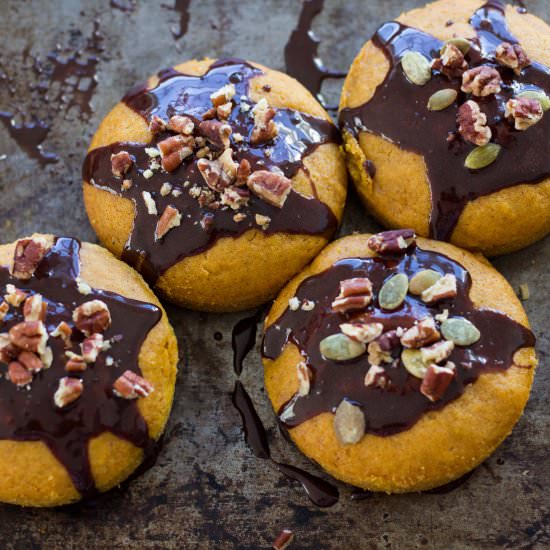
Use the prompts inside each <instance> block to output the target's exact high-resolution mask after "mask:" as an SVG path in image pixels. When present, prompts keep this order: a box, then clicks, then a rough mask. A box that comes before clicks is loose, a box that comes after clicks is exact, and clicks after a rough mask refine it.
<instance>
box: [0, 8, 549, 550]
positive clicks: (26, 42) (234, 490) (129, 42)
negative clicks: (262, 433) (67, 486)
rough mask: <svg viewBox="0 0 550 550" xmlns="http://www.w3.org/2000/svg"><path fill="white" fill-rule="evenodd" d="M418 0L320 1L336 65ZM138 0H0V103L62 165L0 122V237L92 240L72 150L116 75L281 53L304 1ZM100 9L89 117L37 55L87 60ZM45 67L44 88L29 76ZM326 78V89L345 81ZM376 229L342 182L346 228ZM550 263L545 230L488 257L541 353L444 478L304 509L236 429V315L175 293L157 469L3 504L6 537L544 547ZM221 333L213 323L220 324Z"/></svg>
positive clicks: (251, 382) (48, 542)
mask: <svg viewBox="0 0 550 550" xmlns="http://www.w3.org/2000/svg"><path fill="white" fill-rule="evenodd" d="M458 1H459V0H457V2H458ZM172 2H173V0H165V3H166V4H168V5H172ZM120 3H121V4H130V5H131V4H132V2H129V1H126V2H125V1H124V0H120ZM422 3H423V2H422V0H406V1H399V0H379V1H374V0H368V1H367V0H350V1H344V2H342V1H338V0H326V2H325V10H324V12H323V13H322V14H321V16H320V17H318V18H317V20H316V21H315V23H314V29H315V31H316V32H317V34H318V36H319V37H320V38H321V39H322V44H321V47H320V53H321V55H322V57H323V58H324V59H325V61H326V64H327V65H328V66H329V67H330V68H333V69H335V70H345V69H346V68H347V67H348V66H349V64H350V62H351V61H352V59H353V57H354V56H355V54H356V53H357V51H358V50H359V48H360V46H361V45H362V43H363V42H364V41H365V40H366V39H367V38H368V37H369V36H370V34H371V33H372V32H373V31H374V30H375V28H376V27H377V25H378V24H379V23H380V22H382V21H383V20H386V19H390V18H392V17H395V16H396V15H397V14H398V13H400V11H401V10H404V9H409V8H412V7H414V6H418V5H421V4H422ZM133 4H135V5H134V8H135V9H134V10H133V11H122V10H120V9H115V8H112V7H111V6H110V2H109V0H86V1H84V0H81V1H80V2H79V1H76V0H26V1H21V0H0V13H1V18H0V37H1V39H2V48H1V53H0V56H1V57H0V69H1V72H0V111H10V112H15V111H20V112H23V113H26V115H27V118H26V121H27V122H29V121H30V120H31V117H32V116H33V115H34V116H37V117H40V118H41V119H43V120H44V121H45V124H46V125H47V126H49V127H50V131H49V133H48V135H47V137H46V139H45V141H44V143H43V144H42V145H43V149H44V151H46V152H50V153H54V154H56V155H58V156H59V161H58V162H57V163H53V164H49V165H47V166H46V167H41V166H40V165H39V163H38V162H37V161H36V160H33V159H31V158H29V157H28V156H27V155H26V154H25V153H24V152H22V151H21V149H20V148H19V147H18V145H17V144H16V142H15V141H14V140H13V139H12V137H10V135H9V133H8V132H7V131H6V129H5V127H4V126H3V125H0V159H1V160H0V227H1V241H2V242H9V241H12V240H14V239H16V238H18V237H22V236H24V235H27V234H29V233H31V232H33V231H44V232H53V233H57V234H69V235H74V236H76V237H79V238H81V239H85V240H91V241H94V240H95V236H94V234H93V232H92V230H91V228H90V226H89V224H88V221H87V219H86V216H85V213H84V209H83V205H82V199H81V193H80V166H81V162H82V159H83V156H84V153H85V150H86V147H87V145H88V142H89V139H90V137H91V136H92V133H93V132H94V130H95V128H96V127H97V125H98V124H99V122H100V120H101V118H102V117H103V116H104V115H105V114H106V113H107V111H108V110H109V109H110V108H111V107H112V105H114V103H115V102H116V101H117V100H118V99H119V98H120V97H121V95H122V94H123V93H124V91H125V90H126V89H127V88H129V87H130V86H131V85H133V84H134V83H136V82H138V81H141V80H143V78H144V77H145V76H147V75H149V74H150V73H153V72H155V71H156V70H157V69H159V68H161V67H166V66H170V65H173V64H175V63H177V62H179V61H181V60H184V59H188V58H192V57H201V56H212V57H218V56H240V57H245V58H250V59H253V60H256V61H259V62H261V63H265V64H267V65H270V66H272V67H274V68H277V69H283V68H284V63H283V48H284V45H285V43H286V41H287V39H288V36H289V34H290V32H291V30H292V29H293V27H294V26H295V24H296V21H297V17H298V14H299V11H300V2H298V1H297V0H265V1H259V0H258V1H256V0H218V1H216V0H208V1H205V0H202V1H199V0H192V1H191V6H190V10H189V15H190V20H189V28H188V32H187V34H185V36H183V37H182V38H180V39H178V40H176V39H175V38H174V35H176V36H177V34H178V31H179V28H178V24H179V23H178V22H179V15H178V13H176V12H175V11H174V10H172V9H170V8H169V7H166V6H163V5H162V4H161V0H148V1H145V0H138V1H137V2H133ZM527 5H528V7H529V9H530V10H531V11H532V12H534V13H536V14H538V15H540V16H542V17H546V19H547V20H550V5H549V3H548V2H547V0H527ZM96 18H99V19H100V24H99V33H100V35H101V36H102V37H103V38H102V40H99V42H98V41H97V40H96V45H97V43H99V44H100V45H101V46H102V47H103V48H104V49H103V52H102V53H100V54H99V62H98V64H97V67H96V69H97V79H98V86H97V88H96V89H95V91H93V92H92V93H91V94H90V95H91V104H92V106H93V112H92V113H91V115H90V116H87V113H86V110H87V109H86V99H87V98H86V97H85V94H84V98H83V99H82V94H81V95H80V96H79V97H76V96H75V94H74V91H72V88H71V86H70V85H67V86H66V87H65V88H64V90H62V91H63V92H64V93H65V96H66V97H65V100H66V101H67V103H68V104H70V102H71V100H72V99H76V100H77V105H76V106H74V107H73V108H71V109H69V111H67V110H66V109H65V107H63V108H61V109H58V108H56V105H55V104H54V105H52V104H50V103H48V101H47V98H46V97H45V95H47V96H49V97H55V96H56V95H57V94H58V93H59V91H60V90H59V88H58V86H59V82H57V83H55V82H53V83H51V81H49V80H48V71H47V70H46V71H45V73H44V72H43V73H42V75H40V74H38V73H37V72H36V71H35V70H34V69H33V68H32V65H33V57H37V56H38V57H40V58H42V59H44V57H45V56H46V54H47V53H48V52H50V51H53V50H55V48H56V46H57V47H58V50H59V51H60V52H61V53H62V54H63V55H65V54H66V53H71V52H72V53H73V54H74V52H76V51H77V50H79V49H82V52H81V57H80V58H79V59H81V60H82V61H84V62H85V61H86V60H87V59H88V58H89V57H90V56H91V55H93V54H94V53H97V52H95V51H94V50H96V48H95V47H93V44H92V42H93V41H90V39H91V36H92V32H93V22H94V20H95V19H96ZM171 29H172V31H174V32H173V33H172V32H171ZM25 51H26V52H27V53H26V54H25ZM91 65H93V63H91ZM50 68H51V67H50ZM54 80H55V78H54ZM40 81H42V82H43V83H44V82H45V86H44V89H46V90H47V92H45V91H44V89H40V88H38V89H35V90H34V91H31V90H30V86H31V87H32V85H33V84H36V83H38V82H40ZM69 84H70V82H69ZM82 87H83V88H84V89H85V88H86V83H85V82H84V83H82ZM48 88H49V89H48ZM327 88H329V91H328V92H327V96H328V97H329V99H333V100H335V99H336V98H337V94H338V87H337V86H333V87H332V88H331V86H327ZM79 98H80V100H81V101H80V105H79V104H78V100H79ZM4 118H5V117H4ZM17 120H19V119H16V122H17ZM373 228H376V226H375V225H374V224H373V222H372V221H371V220H370V219H369V218H368V216H367V215H365V214H364V213H363V211H362V210H361V209H360V208H359V206H358V204H357V198H356V196H355V195H354V194H351V195H350V198H349V206H348V210H347V215H346V222H345V225H344V228H343V230H342V233H343V234H346V233H349V232H351V231H353V230H370V229H373ZM549 261H550V242H549V240H548V239H546V240H545V241H543V242H540V243H538V244H536V245H534V246H532V247H531V248H529V249H527V250H524V251H522V252H520V253H518V254H514V255H512V256H509V257H505V258H501V259H499V260H497V261H496V262H495V265H496V267H497V268H498V269H499V270H500V271H502V272H503V273H504V275H505V276H506V277H507V278H508V280H509V281H510V282H511V283H512V285H513V286H514V287H518V285H519V284H520V283H528V284H529V287H530V289H531V295H532V297H531V299H530V300H529V301H528V302H526V308H527V311H528V313H529V316H530V319H531V321H532V324H533V325H534V329H535V332H536V334H537V337H538V339H539V340H538V352H539V357H540V360H541V363H542V365H541V367H540V368H539V371H538V374H537V377H536V381H535V385H534V389H533V393H532V397H531V400H530V402H529V405H528V406H527V410H526V413H525V415H524V416H523V418H522V420H521V421H520V423H519V424H518V426H517V428H516V429H515V431H514V434H513V436H512V437H511V438H509V439H508V440H507V441H506V442H505V443H504V444H503V445H502V447H501V448H500V449H499V450H498V451H497V452H496V453H495V454H494V455H493V456H492V457H491V458H490V459H489V460H488V461H487V462H486V463H485V464H484V465H483V466H482V467H480V468H479V469H478V470H477V471H476V472H475V473H474V475H473V476H472V477H471V478H470V479H469V480H468V482H466V483H465V484H464V485H462V486H461V487H459V488H458V489H456V490H455V491H454V492H451V493H448V494H442V495H427V494H425V495H419V494H413V495H405V496H386V495H376V496H372V497H370V498H368V499H366V500H364V501H361V502H352V501H351V500H350V494H351V489H350V488H348V487H345V486H342V485H341V486H339V488H340V492H341V499H340V502H339V503H338V504H337V505H336V506H334V507H333V508H330V509H318V508H316V507H314V506H313V505H311V504H310V502H309V501H308V498H307V497H306V495H305V494H304V492H303V491H302V490H301V489H300V488H299V487H298V486H296V484H294V483H292V482H289V481H287V480H285V479H284V478H282V477H281V475H279V474H278V473H277V472H276V471H275V470H273V468H272V467H271V466H270V464H269V463H268V462H267V461H261V460H258V459H256V458H254V457H253V455H252V453H251V452H250V450H249V449H248V448H247V447H246V445H245V443H244V441H243V436H242V430H241V427H240V422H239V418H238V415H237V412H236V411H235V410H234V409H233V407H232V404H231V399H230V394H231V391H232V388H233V384H234V381H235V377H234V375H233V371H232V368H231V328H232V326H233V325H234V323H235V322H236V321H237V320H238V319H239V318H241V317H242V315H205V314H199V313H192V312H185V311H181V310H178V309H177V308H175V307H168V312H169V315H170V317H171V319H172V322H173V324H174V327H175V330H176V333H177V335H178V338H179V342H180V345H181V350H182V351H181V355H182V362H181V367H180V374H179V378H178V385H177V389H176V399H175V404H174V409H173V413H172V416H171V419H170V422H169V425H168V429H167V435H166V442H165V446H164V449H163V451H162V453H161V454H160V456H159V458H158V462H157V464H156V467H154V468H153V469H151V470H149V471H148V472H147V473H145V475H143V476H142V477H141V478H139V479H138V480H136V481H134V482H133V483H132V484H130V486H129V487H127V488H124V489H121V490H118V491H114V492H112V493H111V494H109V495H108V496H107V497H104V498H102V499H100V500H99V501H97V502H95V503H88V504H79V505H76V506H71V507H67V508H64V509H59V510H32V509H20V508H17V507H12V506H0V546H1V547H2V548H17V549H22V548H42V547H44V548H72V547H76V546H78V547H80V548H105V547H113V548H116V547H125V548H126V547H136V548H240V549H246V548H250V549H252V548H254V549H255V548H269V547H270V545H271V543H272V541H273V540H274V538H275V537H276V535H277V534H278V533H279V531H280V530H281V529H282V528H285V527H286V528H290V529H292V530H293V531H295V533H296V540H295V542H294V544H293V546H292V547H293V548H304V549H305V548H311V549H320V548H372V549H382V548H394V549H408V548H427V549H431V548H433V549H443V548H445V549H460V550H462V549H470V548H472V549H474V548H475V549H477V548H483V549H487V550H489V549H493V548H507V549H528V548H529V549H543V548H549V547H550V497H549V496H548V487H547V485H548V482H549V481H550V462H549V461H548V445H549V440H550V437H549V436H550V409H549V408H548V402H550V390H549V387H550V375H549V372H548V370H547V368H545V367H546V366H545V363H546V362H547V358H548V353H549V351H550V342H549V337H548V331H547V326H548V314H547V306H548V303H547V300H548V296H549V294H548V262H549ZM243 283H245V284H246V281H243ZM237 284H239V283H237ZM217 332H219V333H221V335H222V337H221V339H219V337H220V336H219V334H218V336H217V337H218V339H216V338H215V337H214V335H215V333H217ZM242 379H243V382H244V383H245V385H246V387H247V388H248V390H249V391H250V392H251V395H252V396H253V399H254V400H255V402H256V404H257V406H258V409H259V412H260V415H261V417H262V419H263V420H264V421H265V422H266V425H267V426H269V427H270V429H269V433H270V439H271V440H272V441H273V454H274V457H275V458H280V459H283V460H286V461H288V462H291V463H293V464H296V465H301V466H304V467H306V468H309V469H310V470H311V471H316V470H317V468H316V467H315V466H313V465H311V464H309V463H308V462H307V460H306V459H304V458H303V457H302V456H300V454H299V453H298V452H297V451H296V450H295V449H294V448H292V446H291V445H289V444H288V443H286V442H285V441H284V440H282V438H281V436H280V434H279V433H278V431H277V429H276V425H275V422H274V417H273V415H272V412H271V410H270V407H269V406H268V403H267V399H266V396H265V394H264V391H263V389H262V370H261V366H260V363H259V356H258V354H257V353H252V354H251V355H250V356H249V358H248V360H247V364H246V368H245V372H244V373H243V376H242Z"/></svg>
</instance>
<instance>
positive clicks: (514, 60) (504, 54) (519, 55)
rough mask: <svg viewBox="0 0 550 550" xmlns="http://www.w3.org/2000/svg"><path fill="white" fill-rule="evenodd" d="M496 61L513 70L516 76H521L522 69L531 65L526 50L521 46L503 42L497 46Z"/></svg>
mask: <svg viewBox="0 0 550 550" xmlns="http://www.w3.org/2000/svg"><path fill="white" fill-rule="evenodd" d="M495 59H496V60H497V62H498V63H499V64H500V65H503V66H504V67H509V68H510V69H513V70H514V72H515V73H516V74H520V73H521V71H522V69H525V67H528V66H529V65H531V60H530V59H529V57H528V56H527V54H526V53H525V50H524V49H523V48H522V47H521V46H520V45H519V44H510V43H509V42H502V44H499V45H498V46H497V48H496V50H495Z"/></svg>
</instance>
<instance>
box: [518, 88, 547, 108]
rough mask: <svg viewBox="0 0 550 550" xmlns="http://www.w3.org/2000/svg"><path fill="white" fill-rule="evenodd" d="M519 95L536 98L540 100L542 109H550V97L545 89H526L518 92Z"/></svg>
mask: <svg viewBox="0 0 550 550" xmlns="http://www.w3.org/2000/svg"><path fill="white" fill-rule="evenodd" d="M518 97H525V98H527V99H536V100H537V101H539V102H540V104H541V106H542V109H543V110H544V111H548V109H550V97H548V96H547V95H546V94H545V93H544V92H543V91H540V90H525V91H523V92H520V93H519V94H518Z"/></svg>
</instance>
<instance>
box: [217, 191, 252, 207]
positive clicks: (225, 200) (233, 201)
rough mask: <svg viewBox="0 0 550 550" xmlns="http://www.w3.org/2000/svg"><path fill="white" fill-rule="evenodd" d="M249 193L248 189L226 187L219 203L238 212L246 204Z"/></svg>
mask: <svg viewBox="0 0 550 550" xmlns="http://www.w3.org/2000/svg"><path fill="white" fill-rule="evenodd" d="M249 198H250V193H249V192H248V189H242V188H241V187H227V188H226V189H224V190H223V192H222V196H221V201H222V204H224V205H227V206H229V207H230V208H231V209H232V210H238V209H239V208H241V207H242V206H246V205H247V204H248V200H249Z"/></svg>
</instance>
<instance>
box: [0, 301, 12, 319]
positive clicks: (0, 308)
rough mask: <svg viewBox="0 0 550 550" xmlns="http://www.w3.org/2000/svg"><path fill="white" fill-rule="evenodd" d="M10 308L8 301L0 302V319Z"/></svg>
mask: <svg viewBox="0 0 550 550" xmlns="http://www.w3.org/2000/svg"><path fill="white" fill-rule="evenodd" d="M9 310H10V305H9V304H8V302H0V321H3V320H4V318H5V317H6V315H7V314H8V311H9Z"/></svg>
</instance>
